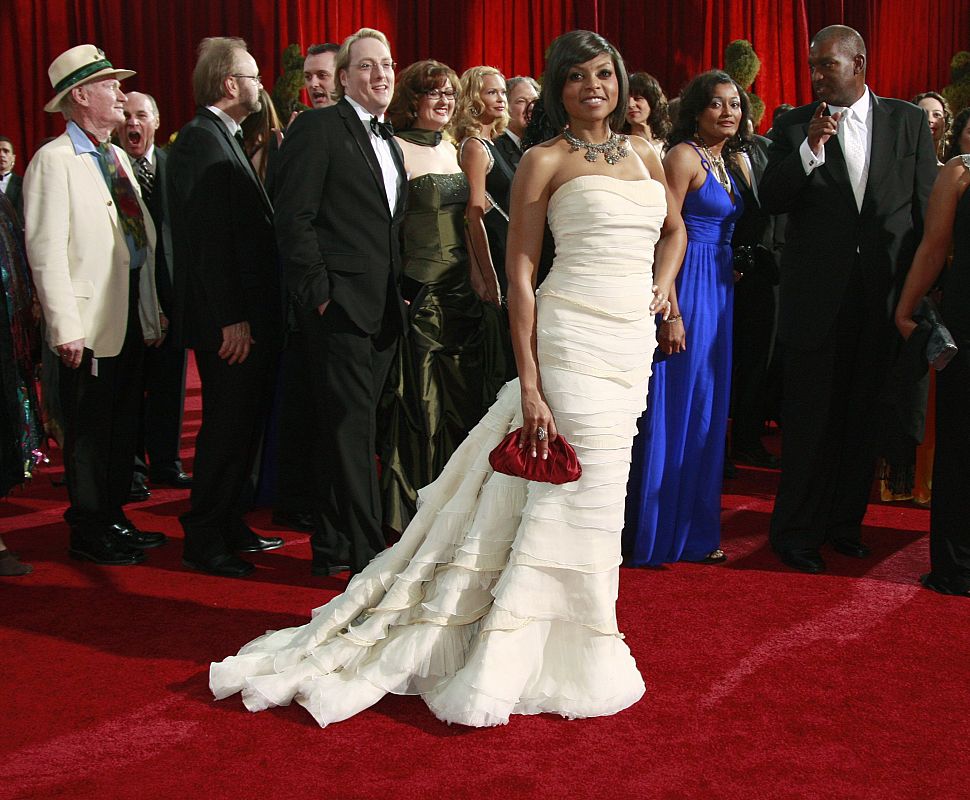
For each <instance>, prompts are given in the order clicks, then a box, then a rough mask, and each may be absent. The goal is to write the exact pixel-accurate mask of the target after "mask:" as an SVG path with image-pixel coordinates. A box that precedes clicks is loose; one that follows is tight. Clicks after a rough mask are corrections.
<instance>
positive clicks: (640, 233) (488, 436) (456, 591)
mask: <svg viewBox="0 0 970 800" xmlns="http://www.w3.org/2000/svg"><path fill="white" fill-rule="evenodd" d="M626 91H627V77H626V72H625V70H624V67H623V62H622V60H621V58H620V56H619V54H618V53H617V52H616V51H615V49H614V48H613V47H612V46H611V45H610V44H609V43H608V42H607V41H606V40H605V39H603V38H602V37H600V36H599V35H598V34H595V33H592V32H589V31H572V32H570V33H567V34H564V35H562V36H560V37H559V38H557V39H556V40H555V41H554V42H553V44H552V46H551V47H550V50H549V55H548V63H547V66H546V74H545V82H544V100H543V101H542V104H543V107H542V109H541V110H540V111H539V112H538V115H537V119H536V120H534V123H535V125H536V126H541V125H542V124H545V125H546V129H547V130H551V131H552V132H554V133H558V132H560V131H561V135H555V136H554V137H553V138H550V139H549V140H548V141H545V142H544V143H542V144H540V145H538V146H536V147H533V148H532V149H531V150H529V151H528V152H527V153H526V154H525V156H524V157H523V159H522V162H521V165H520V166H519V170H518V173H517V175H516V179H515V183H514V186H513V191H512V203H511V215H510V216H511V228H510V231H509V239H508V256H507V270H508V275H509V281H510V285H509V311H510V320H511V326H512V334H513V345H514V348H515V356H516V362H517V366H518V373H519V379H518V380H516V381H513V382H511V383H509V384H508V385H507V386H506V387H505V388H504V389H503V390H502V392H501V393H500V395H499V397H498V399H497V400H496V402H495V404H494V405H493V406H492V408H491V409H490V410H489V411H488V412H487V414H486V415H485V417H484V418H483V419H482V421H481V423H480V424H479V425H478V426H477V427H476V428H474V429H473V430H472V431H471V433H470V434H469V436H468V438H467V439H466V440H465V441H464V443H463V444H462V445H461V446H460V447H459V449H458V450H457V451H456V452H455V454H454V455H453V456H452V458H451V460H450V461H449V463H448V465H447V466H446V467H445V469H444V472H443V473H442V474H441V476H440V477H439V478H438V479H437V480H436V481H435V482H434V483H432V484H431V485H429V486H427V487H425V488H424V489H422V490H421V492H420V501H419V503H420V505H419V509H418V513H417V515H416V516H415V518H414V519H413V520H412V522H411V524H410V525H409V526H408V528H407V530H406V531H405V532H404V535H403V537H402V538H401V540H400V541H399V542H398V543H397V544H396V545H394V546H393V547H391V548H390V549H388V550H386V551H384V552H383V553H381V554H380V555H378V556H377V557H376V558H375V559H374V560H373V561H371V563H370V564H369V565H368V566H367V567H366V568H365V569H364V570H363V571H362V572H360V573H359V574H358V575H356V576H355V577H354V578H353V579H352V580H351V581H350V583H349V585H348V586H347V589H346V591H345V592H344V593H343V594H341V595H339V596H338V597H336V598H334V599H333V600H331V601H330V602H329V603H327V604H326V605H324V606H322V607H320V608H318V609H316V610H315V611H314V612H313V618H312V620H311V621H310V622H309V623H307V624H306V625H303V626H301V627H297V628H289V629H286V630H280V631H271V632H269V633H267V634H265V635H264V636H261V637H260V638H258V639H256V640H254V641H252V642H250V643H249V644H247V645H246V646H245V647H243V648H242V649H241V650H240V651H239V653H238V655H235V656H231V657H229V658H227V659H225V660H224V661H222V662H219V663H215V664H212V666H211V668H210V673H209V685H210V688H211V690H212V692H213V694H214V695H215V696H216V698H223V697H227V696H229V695H231V694H233V693H235V692H240V691H241V692H242V697H243V702H244V703H245V705H246V707H247V708H249V709H250V710H252V711H258V710H261V709H264V708H267V707H270V706H276V705H286V704H288V703H290V702H291V701H292V700H296V701H297V702H298V703H300V704H301V705H303V706H304V707H306V708H307V709H308V710H309V711H310V713H311V714H312V715H313V716H314V718H315V719H316V720H317V722H318V723H319V724H320V725H322V726H323V725H327V724H329V723H331V722H337V721H339V720H342V719H346V718H347V717H350V716H352V715H353V714H356V713H357V712H359V711H361V710H363V709H365V708H367V707H369V706H370V705H372V704H373V703H375V702H377V701H378V700H379V699H380V698H381V697H382V696H383V695H384V694H386V693H387V692H392V693H395V694H420V695H421V696H422V697H423V698H424V700H425V702H426V703H427V704H428V706H429V707H430V708H431V710H432V711H433V712H434V714H435V715H436V716H437V717H439V718H440V719H442V720H444V721H446V722H449V723H450V722H458V723H462V724H465V725H473V726H486V725H499V724H504V723H507V722H508V719H509V715H510V714H537V713H542V712H551V713H556V714H560V715H562V716H564V717H568V718H576V717H590V716H602V715H607V714H613V713H616V712H618V711H620V710H622V709H624V708H626V707H628V706H630V705H632V704H633V703H635V702H636V701H637V700H638V699H639V698H640V697H641V696H642V694H643V692H644V684H643V679H642V678H641V676H640V673H639V672H638V671H637V667H636V664H635V662H634V660H633V657H632V656H631V655H630V651H629V649H628V648H627V646H626V644H625V643H624V642H623V635H622V634H621V633H620V631H619V629H618V628H617V624H616V598H617V588H618V579H619V565H620V560H621V556H620V531H621V529H622V527H623V511H624V494H625V490H626V483H627V473H628V471H629V466H630V448H631V444H632V441H633V436H634V434H635V433H636V421H637V418H638V417H639V416H640V414H641V413H642V411H643V409H644V407H645V405H646V395H647V383H648V379H649V377H650V365H651V360H652V356H653V352H654V348H655V346H656V336H655V321H654V315H655V314H656V313H658V312H660V311H663V310H664V308H665V307H666V305H667V304H666V297H667V294H668V292H669V289H670V286H671V284H672V282H673V280H674V278H675V277H676V273H677V270H678V269H679V267H680V263H681V260H682V258H683V253H684V247H685V244H686V234H685V233H684V228H683V223H682V222H681V217H680V213H679V212H680V210H679V208H676V207H672V201H671V197H670V194H669V193H668V192H667V189H666V184H665V182H664V176H663V169H662V167H661V165H660V161H659V159H658V158H657V156H656V154H655V153H654V152H653V150H652V149H651V148H650V147H649V146H648V145H647V144H646V143H645V142H638V141H637V140H633V141H630V140H628V139H627V138H626V137H624V136H621V135H619V134H616V133H613V132H612V131H613V130H618V129H619V128H620V126H621V125H622V124H623V118H624V114H625V111H626V106H627V100H626ZM567 123H568V129H565V130H564V128H565V126H566V125H567ZM611 129H612V130H611ZM546 215H548V219H549V224H550V226H551V228H552V232H553V235H554V237H555V241H556V259H555V262H554V264H553V267H552V270H551V272H550V274H549V276H548V277H547V278H546V280H545V281H544V282H543V284H542V286H541V287H540V288H539V290H538V291H536V290H535V284H534V281H535V275H536V265H537V264H538V261H539V254H540V249H541V245H542V233H543V220H544V218H545V217H546ZM654 266H655V267H656V269H655V271H654ZM518 426H522V440H521V444H522V446H524V447H526V448H530V449H531V451H532V453H533V454H534V456H535V457H537V458H543V457H544V456H545V451H546V448H547V446H548V443H549V442H550V441H553V440H554V439H555V438H556V436H557V435H563V436H565V438H566V440H567V441H568V442H569V443H570V444H572V445H573V447H574V448H575V449H576V453H577V455H578V457H579V460H580V463H581V464H582V467H583V475H582V477H581V478H580V479H579V480H578V481H576V482H574V483H569V484H564V485H561V486H557V485H552V484H547V483H534V482H529V481H526V480H524V479H521V478H515V477H510V476H508V475H503V474H501V473H495V472H493V471H492V469H491V468H490V467H489V464H488V454H489V452H490V451H491V450H492V449H493V448H494V447H495V446H496V445H497V444H498V443H499V442H500V441H501V439H502V438H503V437H505V436H506V434H507V433H508V432H509V431H510V430H513V429H514V428H516V427H518ZM540 430H541V431H542V434H540V433H539V431H540Z"/></svg>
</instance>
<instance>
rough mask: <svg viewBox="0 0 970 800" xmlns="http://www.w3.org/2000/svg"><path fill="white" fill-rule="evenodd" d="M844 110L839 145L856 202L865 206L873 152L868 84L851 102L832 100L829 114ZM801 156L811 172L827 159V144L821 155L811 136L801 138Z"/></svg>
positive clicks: (838, 133)
mask: <svg viewBox="0 0 970 800" xmlns="http://www.w3.org/2000/svg"><path fill="white" fill-rule="evenodd" d="M836 112H841V115H842V116H841V117H840V119H839V128H838V132H837V133H836V135H837V136H838V137H839V146H840V147H841V148H842V153H843V154H844V155H845V165H846V168H847V170H848V172H849V181H850V182H851V184H852V192H853V194H854V195H855V200H856V206H857V207H858V208H859V209H860V210H861V209H862V199H863V197H864V196H865V193H866V183H867V182H868V180H869V160H870V158H871V156H872V95H871V94H870V93H869V87H868V86H866V87H865V89H864V90H863V92H862V96H861V97H860V98H859V99H858V100H856V101H855V102H854V103H853V104H852V105H851V106H848V107H844V106H833V105H831V104H829V106H828V113H829V115H832V114H835V113H836ZM798 154H799V156H801V160H802V167H804V169H805V174H806V175H810V174H811V173H812V172H813V170H815V169H817V168H818V167H820V166H822V164H824V163H825V148H824V147H823V148H822V149H821V151H820V152H819V154H818V155H815V153H813V152H812V149H811V148H810V147H809V146H808V137H806V138H805V141H804V142H802V145H801V147H800V148H799V150H798Z"/></svg>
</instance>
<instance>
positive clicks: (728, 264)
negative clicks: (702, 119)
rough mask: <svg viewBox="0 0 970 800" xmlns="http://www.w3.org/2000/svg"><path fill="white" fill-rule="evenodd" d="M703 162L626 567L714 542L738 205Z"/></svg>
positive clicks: (636, 466) (632, 488) (694, 553)
mask: <svg viewBox="0 0 970 800" xmlns="http://www.w3.org/2000/svg"><path fill="white" fill-rule="evenodd" d="M695 149H696V148H695ZM699 155H700V154H699ZM701 161H702V164H703V165H704V167H705V169H706V170H707V177H706V179H705V180H704V183H703V184H702V185H701V188H700V189H698V190H696V191H693V192H688V193H687V195H686V196H685V198H684V205H683V208H682V210H681V215H682V216H683V218H684V224H685V225H686V227H687V251H686V253H685V254H684V263H683V266H682V267H681V270H680V273H679V275H678V276H677V283H676V285H677V298H678V302H679V305H680V312H681V314H683V317H684V326H685V329H686V337H687V350H686V352H681V353H678V354H676V355H671V356H666V357H665V356H663V355H662V354H660V351H659V350H658V358H657V359H656V360H655V363H654V370H653V376H652V377H651V379H650V393H649V396H648V401H647V410H646V411H645V412H644V413H643V416H642V417H640V420H639V422H638V424H637V430H638V433H637V436H636V439H635V440H634V442H633V454H632V465H631V469H630V481H629V484H628V486H627V497H626V521H625V525H624V530H623V550H624V556H625V558H626V563H627V564H629V565H631V566H641V567H642V566H657V565H659V564H664V563H669V562H672V561H681V560H683V561H700V560H702V559H704V558H705V557H706V556H708V555H709V554H710V553H711V552H712V551H714V550H716V549H717V548H718V547H719V545H720V541H721V483H722V480H723V473H724V442H725V436H726V434H727V421H728V406H729V401H730V397H731V340H732V327H733V313H732V310H733V306H734V270H733V263H732V253H731V235H732V233H733V231H734V223H735V221H736V220H737V219H738V217H740V216H741V214H742V213H743V211H744V204H743V202H742V200H741V195H740V193H739V192H738V191H737V188H736V187H735V188H734V202H732V199H731V197H730V196H729V195H728V193H727V192H726V191H725V190H724V187H723V186H721V185H720V184H719V183H718V181H717V179H716V178H715V177H714V175H713V174H711V170H710V167H709V165H708V163H707V161H706V160H704V157H703V155H701ZM732 186H733V183H732Z"/></svg>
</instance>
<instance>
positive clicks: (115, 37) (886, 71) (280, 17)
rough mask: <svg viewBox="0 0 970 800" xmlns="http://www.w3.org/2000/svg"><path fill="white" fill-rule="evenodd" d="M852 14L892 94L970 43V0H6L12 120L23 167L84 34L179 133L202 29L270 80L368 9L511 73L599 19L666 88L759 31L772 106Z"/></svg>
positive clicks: (403, 46)
mask: <svg viewBox="0 0 970 800" xmlns="http://www.w3.org/2000/svg"><path fill="white" fill-rule="evenodd" d="M839 22H841V23H845V24H847V25H852V26H853V27H855V28H857V29H858V30H859V32H860V33H861V34H862V35H863V37H864V38H865V39H866V42H867V44H868V47H869V73H868V80H869V85H870V86H871V87H872V89H873V90H874V91H875V92H876V93H878V94H883V95H887V96H892V97H903V98H909V97H911V96H912V95H913V94H915V93H916V92H919V91H925V90H927V89H939V88H940V87H942V86H943V85H945V84H946V83H948V82H949V61H950V58H951V57H952V56H953V54H954V53H955V52H956V51H957V50H962V49H970V2H968V1H967V0H664V1H663V2H650V0H637V1H636V2H635V1H634V0H465V2H462V3H451V2H443V0H406V1H405V0H344V2H340V3H337V2H331V1H330V0H251V1H250V2H249V3H241V2H238V0H169V2H164V3H160V2H154V1H150V2H141V3H137V2H132V0H61V1H60V2H54V1H53V0H0V42H3V46H2V47H0V81H2V83H3V86H2V96H3V98H4V99H3V105H2V112H0V133H3V134H6V135H8V136H10V137H11V138H12V139H13V140H14V145H15V147H16V149H17V152H18V153H19V154H20V164H19V165H18V168H19V169H20V170H22V169H23V167H24V166H25V165H26V161H27V157H28V156H29V155H30V153H31V152H32V151H33V149H34V148H35V147H36V144H37V142H39V141H40V139H41V138H43V137H44V136H50V135H54V134H56V133H59V132H60V131H62V130H63V121H62V120H61V118H60V117H59V116H58V115H50V114H45V113H44V112H43V110H42V107H43V105H44V103H45V102H46V101H47V100H48V99H49V98H50V96H51V94H52V92H51V88H50V82H49V81H48V78H47V66H48V65H49V63H50V61H51V60H52V59H53V58H54V57H55V56H56V55H57V54H58V53H60V52H62V51H64V50H66V49H67V48H68V47H71V46H73V45H76V44H81V43H83V42H91V43H94V44H97V45H98V46H100V47H102V48H103V49H104V50H105V52H106V53H107V55H108V58H110V59H111V60H112V61H113V62H114V64H115V65H116V66H124V67H127V68H130V69H134V70H137V71H138V75H136V76H135V77H134V78H132V79H130V80H129V81H126V82H125V87H126V88H128V89H138V90H141V91H147V92H150V93H151V94H153V95H154V96H155V97H156V99H157V100H158V103H159V107H160V109H161V114H162V130H161V131H160V134H161V135H162V136H163V137H167V136H168V134H169V133H171V132H172V131H174V130H176V129H177V128H179V127H180V126H181V125H182V124H183V123H184V122H185V121H186V120H187V119H188V118H189V117H190V116H191V114H192V108H193V102H192V93H191V87H190V76H191V72H192V67H193V64H194V61H195V48H196V45H197V44H198V42H199V40H200V39H201V38H202V37H204V36H211V35H237V36H242V37H243V38H244V39H246V40H247V42H249V46H250V50H251V51H252V52H253V54H254V56H255V57H256V60H257V62H258V63H259V65H260V70H261V72H262V73H263V74H264V75H267V76H272V77H271V78H270V80H268V81H267V83H268V85H271V84H272V81H273V80H275V76H276V75H277V74H278V73H279V69H280V67H279V59H280V54H281V53H282V50H283V48H285V47H286V46H287V45H288V44H290V43H293V42H296V43H298V44H300V45H301V46H303V47H306V46H307V45H309V44H312V43H314V42H321V41H326V40H331V41H338V42H339V41H340V40H341V39H342V38H343V37H345V36H347V35H348V34H349V33H352V32H353V31H354V30H356V29H357V28H359V27H361V26H363V25H367V26H370V27H375V28H379V29H381V30H383V31H384V32H385V33H387V34H388V37H389V38H390V40H391V43H392V45H393V50H394V56H395V58H396V59H397V61H398V62H399V63H400V64H402V65H406V64H409V63H411V62H412V61H415V60H417V59H419V58H428V57H434V58H437V59H439V60H441V61H444V62H445V63H448V64H450V65H451V66H453V67H454V68H455V69H456V70H458V71H459V72H461V70H463V69H464V68H466V67H468V66H471V65H474V64H481V63H486V64H492V65H494V66H497V67H499V68H500V69H502V70H503V71H504V72H505V73H506V74H507V75H510V76H511V75H514V74H532V75H538V74H540V73H541V70H542V63H543V52H544V50H545V48H546V46H547V45H548V43H549V42H550V41H551V40H552V38H553V37H554V36H556V35H558V34H559V33H562V32H563V31H567V30H570V29H572V28H591V29H594V30H598V31H599V32H600V33H602V34H603V35H604V36H606V37H607V38H608V39H610V40H611V41H612V42H614V43H615V44H616V45H617V47H619V49H620V51H621V52H622V53H623V56H624V58H625V59H626V62H627V66H628V67H629V68H630V69H631V70H633V69H646V70H648V71H650V72H652V73H653V74H655V75H656V76H657V78H658V79H659V80H660V82H661V84H662V85H663V86H664V87H665V88H666V90H667V94H668V95H669V96H674V95H676V94H677V93H678V92H679V90H680V89H681V87H682V86H683V84H684V83H685V82H686V81H687V80H688V79H689V78H690V76H691V75H693V74H695V73H697V72H699V71H701V70H704V69H709V68H711V67H713V66H720V65H721V63H722V60H723V53H724V47H725V45H726V44H727V43H728V42H729V41H731V40H732V39H737V38H746V39H749V40H750V41H751V42H752V43H753V44H754V47H755V51H756V52H757V53H758V55H759V57H760V58H761V61H762V67H761V72H760V74H759V75H758V79H757V81H756V83H755V85H754V90H755V91H756V92H757V93H758V94H759V95H760V96H761V97H762V99H763V100H764V101H765V104H766V105H767V108H768V109H769V110H770V109H771V108H773V107H774V106H775V105H776V104H778V103H780V102H790V103H795V104H798V103H803V102H807V101H808V100H809V99H810V97H811V87H810V85H809V81H808V72H807V69H806V67H805V64H806V60H807V57H808V41H809V38H810V36H811V35H812V33H814V32H815V31H817V30H818V29H820V28H822V27H824V26H825V25H830V24H833V23H839Z"/></svg>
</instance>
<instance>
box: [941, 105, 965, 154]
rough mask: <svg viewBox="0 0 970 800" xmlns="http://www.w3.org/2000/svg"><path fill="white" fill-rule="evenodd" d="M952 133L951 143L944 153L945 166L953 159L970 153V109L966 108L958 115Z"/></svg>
mask: <svg viewBox="0 0 970 800" xmlns="http://www.w3.org/2000/svg"><path fill="white" fill-rule="evenodd" d="M950 132H951V135H950V143H949V145H948V146H947V148H946V151H945V152H944V153H943V163H944V164H946V163H947V162H949V160H950V159H951V158H956V157H957V156H962V155H966V154H967V153H970V108H965V109H963V111H961V112H960V113H959V114H957V115H956V119H954V120H953V127H952V128H951V129H950Z"/></svg>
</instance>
